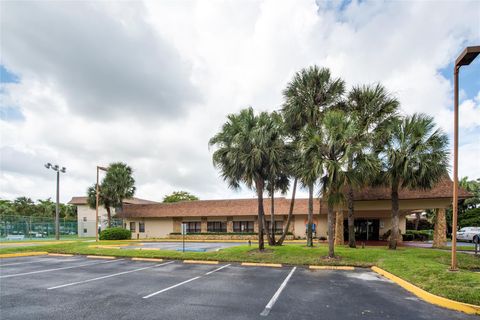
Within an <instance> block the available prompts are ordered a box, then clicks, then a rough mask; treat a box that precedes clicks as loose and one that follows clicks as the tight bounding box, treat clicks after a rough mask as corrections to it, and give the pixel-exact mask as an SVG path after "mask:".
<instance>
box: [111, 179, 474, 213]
mask: <svg viewBox="0 0 480 320" xmlns="http://www.w3.org/2000/svg"><path fill="white" fill-rule="evenodd" d="M451 195H452V181H450V180H449V179H446V180H444V181H441V182H440V183H438V184H437V185H436V186H435V187H434V188H432V189H430V190H405V189H404V190H401V191H400V192H399V198H400V200H407V199H445V198H451ZM467 197H469V193H468V192H466V191H465V190H463V189H460V190H459V198H460V199H462V198H467ZM354 199H355V201H367V200H370V201H374V200H390V190H389V189H388V188H383V187H382V188H363V189H361V190H357V191H356V192H354ZM319 204H320V201H319V200H318V199H315V200H314V210H313V211H314V213H318V211H319ZM257 205H258V204H257V199H256V198H252V199H227V200H198V201H184V202H176V203H156V204H141V205H135V204H132V205H125V206H124V208H123V212H121V213H117V216H118V217H124V218H128V217H195V216H196V217H199V216H202V217H208V216H250V215H256V214H257V210H258V209H257ZM264 208H265V213H266V214H267V215H268V214H269V212H270V198H266V199H264ZM289 208H290V200H289V199H285V198H275V213H276V214H287V213H288V211H289ZM324 209H325V208H324V203H322V211H323V210H324ZM307 211H308V199H296V200H295V206H294V211H293V214H306V213H307Z"/></svg>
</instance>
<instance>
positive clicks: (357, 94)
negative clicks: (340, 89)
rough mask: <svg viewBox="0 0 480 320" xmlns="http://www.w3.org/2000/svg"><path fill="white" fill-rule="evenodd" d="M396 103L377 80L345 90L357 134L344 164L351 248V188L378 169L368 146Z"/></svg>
mask: <svg viewBox="0 0 480 320" xmlns="http://www.w3.org/2000/svg"><path fill="white" fill-rule="evenodd" d="M398 107H399V102H398V100H397V99H396V98H395V97H392V96H391V95H390V94H389V93H388V92H387V91H386V89H385V88H384V87H383V86H382V85H380V84H377V85H364V86H356V87H353V88H352V89H351V90H350V92H349V94H348V98H347V103H346V110H347V111H348V113H349V116H350V117H351V119H352V120H353V121H354V123H355V125H356V126H357V134H356V135H355V136H353V137H352V138H353V139H352V141H350V144H351V148H350V150H351V152H350V154H349V155H348V165H347V171H348V175H347V184H348V186H347V207H348V245H349V247H351V248H355V247H356V244H355V229H354V225H355V215H354V212H355V209H354V201H353V189H354V188H355V187H356V188H361V187H362V186H364V185H366V184H368V183H369V180H371V178H372V173H376V171H377V170H378V168H377V162H376V161H375V160H376V157H374V156H373V155H372V153H371V152H370V150H372V145H374V144H375V143H376V141H379V138H380V137H382V136H383V131H384V129H385V127H387V126H388V124H389V123H390V122H391V121H392V119H393V118H394V117H395V116H396V112H397V110H398ZM380 140H381V139H380Z"/></svg>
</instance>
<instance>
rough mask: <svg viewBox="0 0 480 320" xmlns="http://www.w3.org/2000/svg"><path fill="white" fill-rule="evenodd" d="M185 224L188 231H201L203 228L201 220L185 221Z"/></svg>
mask: <svg viewBox="0 0 480 320" xmlns="http://www.w3.org/2000/svg"><path fill="white" fill-rule="evenodd" d="M184 224H185V225H186V226H187V233H200V231H201V230H202V229H201V228H202V223H201V222H200V221H198V222H184Z"/></svg>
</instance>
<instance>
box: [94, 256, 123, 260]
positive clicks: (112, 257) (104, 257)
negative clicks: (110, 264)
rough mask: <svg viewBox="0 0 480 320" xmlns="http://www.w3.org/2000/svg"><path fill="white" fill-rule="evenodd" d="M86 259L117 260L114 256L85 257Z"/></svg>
mask: <svg viewBox="0 0 480 320" xmlns="http://www.w3.org/2000/svg"><path fill="white" fill-rule="evenodd" d="M87 258H89V259H107V260H108V259H110V260H113V259H117V257H114V256H87Z"/></svg>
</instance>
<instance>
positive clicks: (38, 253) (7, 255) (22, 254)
mask: <svg viewBox="0 0 480 320" xmlns="http://www.w3.org/2000/svg"><path fill="white" fill-rule="evenodd" d="M47 254H48V252H46V251H30V252H18V253H4V254H0V259H5V258H16V257H29V256H44V255H47Z"/></svg>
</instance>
